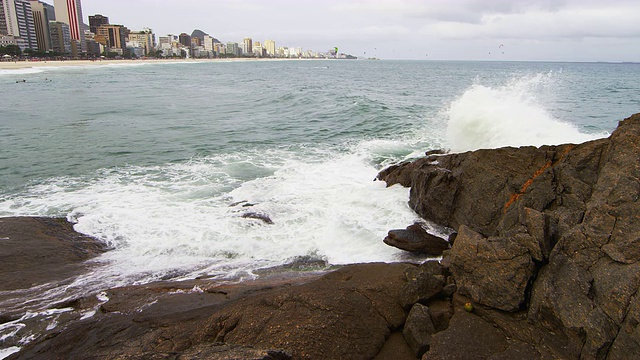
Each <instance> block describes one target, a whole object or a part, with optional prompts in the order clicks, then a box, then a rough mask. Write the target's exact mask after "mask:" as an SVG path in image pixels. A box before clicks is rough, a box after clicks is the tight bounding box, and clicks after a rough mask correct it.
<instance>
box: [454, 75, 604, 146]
mask: <svg viewBox="0 0 640 360" xmlns="http://www.w3.org/2000/svg"><path fill="white" fill-rule="evenodd" d="M553 83H554V73H547V74H538V75H535V76H520V77H514V78H512V79H511V80H510V81H508V82H507V84H505V85H503V86H485V85H481V84H478V83H476V84H474V85H472V86H471V87H469V88H468V89H467V90H466V91H465V92H464V93H463V94H462V95H461V96H460V97H459V98H458V99H456V100H455V101H453V102H452V103H451V105H450V107H449V108H448V109H447V110H446V115H447V116H448V129H447V138H448V141H449V146H450V147H451V150H453V151H456V152H461V151H468V150H477V149H483V148H498V147H504V146H525V145H534V146H541V145H557V144H562V143H582V142H585V141H589V140H594V139H597V138H600V137H604V136H606V134H585V133H582V132H580V131H579V129H578V128H576V127H575V126H574V125H572V124H569V123H566V122H563V121H561V120H560V119H557V118H554V117H553V116H552V115H551V114H550V113H549V112H548V111H547V110H546V109H545V105H544V104H543V103H541V101H540V100H539V98H540V95H541V94H542V93H543V92H545V91H551V90H552V85H553Z"/></svg>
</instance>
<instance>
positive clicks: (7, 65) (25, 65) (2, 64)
mask: <svg viewBox="0 0 640 360" xmlns="http://www.w3.org/2000/svg"><path fill="white" fill-rule="evenodd" d="M290 60H307V59H284V58H283V59H280V58H279V59H271V58H268V59H266V58H265V59H257V58H218V59H135V60H126V59H123V60H111V59H99V60H38V61H0V70H22V69H30V68H39V67H62V66H106V65H123V64H162V63H205V62H230V61H290ZM313 60H316V61H318V59H313Z"/></svg>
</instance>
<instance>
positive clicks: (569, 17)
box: [420, 6, 640, 40]
mask: <svg viewBox="0 0 640 360" xmlns="http://www.w3.org/2000/svg"><path fill="white" fill-rule="evenodd" d="M639 13H640V8H637V7H636V6H633V7H628V6H627V7H622V6H620V7H609V8H581V9H577V8H571V9H569V8H565V9H562V10H557V11H554V12H543V11H541V10H538V11H527V12H522V13H512V14H491V15H483V17H482V19H481V21H480V22H479V23H476V24H471V23H458V22H452V21H443V22H435V23H431V24H428V25H426V26H424V27H423V28H422V29H421V30H420V32H421V33H422V34H425V35H426V34H430V35H432V36H437V37H440V38H446V39H478V38H502V39H537V40H543V39H546V40H548V39H558V38H573V39H581V38H593V37H595V38H609V37H611V38H614V37H621V38H627V37H640V23H638V22H637V21H636V18H637V16H636V14H639Z"/></svg>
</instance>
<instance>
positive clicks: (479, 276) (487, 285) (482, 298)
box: [449, 225, 535, 311]
mask: <svg viewBox="0 0 640 360" xmlns="http://www.w3.org/2000/svg"><path fill="white" fill-rule="evenodd" d="M449 256H450V258H449V263H450V265H449V266H450V267H449V268H450V270H451V272H452V273H453V276H454V278H455V279H456V285H457V287H458V291H459V292H460V293H461V294H463V295H467V296H469V297H471V298H472V299H473V300H475V301H477V302H479V303H481V304H484V305H487V306H491V307H494V308H497V309H500V310H504V311H516V310H518V309H519V308H520V306H521V305H522V304H523V302H524V300H525V291H526V288H527V284H528V282H529V280H530V279H531V277H532V276H533V274H534V270H535V265H534V263H533V260H532V258H531V256H530V254H529V250H528V249H527V248H526V247H524V246H522V245H520V244H518V243H517V242H515V241H513V240H512V239H510V238H495V237H492V238H489V239H487V238H484V237H483V236H482V235H480V234H478V233H477V232H475V231H473V230H471V229H469V228H468V227H466V226H464V225H461V226H460V228H459V232H458V236H457V238H456V242H455V245H454V247H453V248H452V249H451V251H450V253H449Z"/></svg>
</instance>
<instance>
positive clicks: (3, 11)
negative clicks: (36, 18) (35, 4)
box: [0, 0, 38, 50]
mask: <svg viewBox="0 0 640 360" xmlns="http://www.w3.org/2000/svg"><path fill="white" fill-rule="evenodd" d="M0 34H3V35H10V36H13V37H14V39H15V42H16V44H17V45H18V46H20V48H21V49H22V50H24V49H34V50H35V49H37V48H38V43H37V40H36V31H35V26H34V24H33V14H32V12H31V1H30V0H0Z"/></svg>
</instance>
